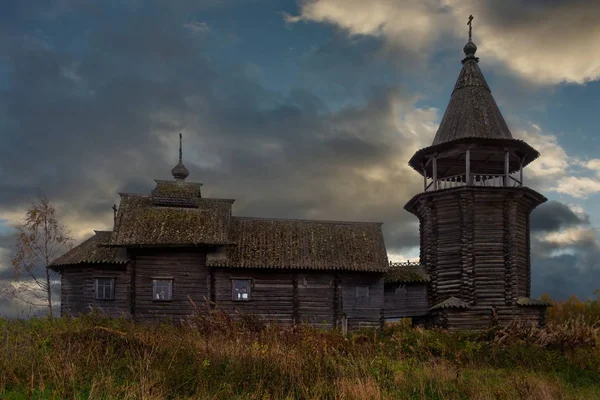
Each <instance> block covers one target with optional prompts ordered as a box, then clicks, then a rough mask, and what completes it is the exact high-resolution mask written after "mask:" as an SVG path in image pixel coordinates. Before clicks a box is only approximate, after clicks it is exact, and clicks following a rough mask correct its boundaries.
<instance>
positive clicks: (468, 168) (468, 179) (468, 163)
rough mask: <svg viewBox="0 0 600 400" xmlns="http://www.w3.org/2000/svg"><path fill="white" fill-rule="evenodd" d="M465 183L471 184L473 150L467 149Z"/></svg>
mask: <svg viewBox="0 0 600 400" xmlns="http://www.w3.org/2000/svg"><path fill="white" fill-rule="evenodd" d="M465 183H466V184H467V186H471V150H470V149H467V153H466V154H465Z"/></svg>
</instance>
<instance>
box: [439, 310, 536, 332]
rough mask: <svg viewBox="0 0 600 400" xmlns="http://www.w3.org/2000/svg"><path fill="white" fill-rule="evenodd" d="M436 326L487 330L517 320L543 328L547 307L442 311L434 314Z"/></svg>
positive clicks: (455, 329)
mask: <svg viewBox="0 0 600 400" xmlns="http://www.w3.org/2000/svg"><path fill="white" fill-rule="evenodd" d="M432 319H433V320H434V321H435V323H436V325H438V326H442V327H444V328H447V329H448V330H454V331H457V330H476V329H487V328H490V327H492V326H496V325H497V326H506V325H508V324H510V323H511V322H513V321H515V320H519V321H521V322H524V323H527V324H533V325H535V326H538V327H541V326H543V325H544V324H545V323H546V307H524V306H497V307H496V306H494V307H493V309H492V307H491V306H475V307H471V308H469V309H442V310H437V311H435V312H434V315H433V316H432Z"/></svg>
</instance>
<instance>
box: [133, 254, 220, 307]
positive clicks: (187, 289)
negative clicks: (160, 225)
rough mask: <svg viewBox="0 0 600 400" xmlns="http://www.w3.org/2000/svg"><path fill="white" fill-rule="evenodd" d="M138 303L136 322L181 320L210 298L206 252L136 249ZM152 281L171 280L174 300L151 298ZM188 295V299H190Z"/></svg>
mask: <svg viewBox="0 0 600 400" xmlns="http://www.w3.org/2000/svg"><path fill="white" fill-rule="evenodd" d="M132 256H133V257H134V259H135V264H134V265H135V271H134V275H135V279H134V289H135V293H134V294H135V301H134V304H133V306H134V310H135V311H134V312H135V318H136V319H138V318H139V319H154V318H163V317H170V318H173V319H181V318H184V317H185V316H187V315H190V314H192V313H193V311H194V306H193V304H192V303H191V302H190V299H191V300H192V301H193V302H194V303H196V305H199V306H202V305H204V304H206V301H207V300H209V299H210V293H209V290H210V279H209V272H208V269H207V267H206V253H205V252H203V251H201V250H193V249H177V248H174V249H160V250H159V249H136V250H135V251H132ZM153 279H172V280H173V286H172V300H170V301H160V300H155V299H153V298H152V280H153ZM188 296H189V297H188Z"/></svg>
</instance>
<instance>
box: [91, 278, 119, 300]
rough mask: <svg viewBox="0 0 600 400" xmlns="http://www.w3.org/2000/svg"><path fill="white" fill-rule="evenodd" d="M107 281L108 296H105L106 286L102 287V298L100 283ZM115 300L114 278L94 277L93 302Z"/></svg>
mask: <svg viewBox="0 0 600 400" xmlns="http://www.w3.org/2000/svg"><path fill="white" fill-rule="evenodd" d="M101 280H102V281H109V282H110V285H109V286H108V287H109V296H108V297H107V296H106V285H102V287H103V297H100V291H99V288H100V285H99V283H100V281H101ZM114 299H115V278H113V277H106V276H97V277H94V300H100V301H111V300H114Z"/></svg>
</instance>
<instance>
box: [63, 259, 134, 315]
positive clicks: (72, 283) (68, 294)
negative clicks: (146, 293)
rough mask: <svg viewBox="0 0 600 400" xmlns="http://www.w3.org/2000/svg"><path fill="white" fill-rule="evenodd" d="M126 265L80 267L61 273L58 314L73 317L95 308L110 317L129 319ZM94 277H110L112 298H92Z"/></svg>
mask: <svg viewBox="0 0 600 400" xmlns="http://www.w3.org/2000/svg"><path fill="white" fill-rule="evenodd" d="M130 272H131V266H130V265H104V264H80V265H73V266H66V267H63V268H62V271H61V290H60V293H61V296H60V297H61V302H60V310H61V315H70V316H76V315H78V314H81V313H84V312H88V311H91V310H92V309H97V310H99V311H101V312H103V313H106V314H107V315H109V316H112V317H120V316H123V315H124V316H130V312H129V311H130V309H129V301H130V299H129V293H130V292H129V291H130V284H131V282H130V278H129V276H130V275H129V274H130ZM95 278H114V279H115V281H114V290H115V293H114V299H113V300H97V299H96V298H95V295H96V290H95V289H96V288H95Z"/></svg>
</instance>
